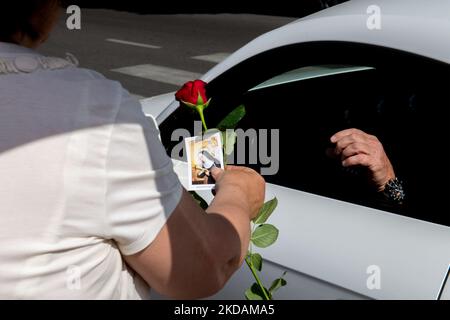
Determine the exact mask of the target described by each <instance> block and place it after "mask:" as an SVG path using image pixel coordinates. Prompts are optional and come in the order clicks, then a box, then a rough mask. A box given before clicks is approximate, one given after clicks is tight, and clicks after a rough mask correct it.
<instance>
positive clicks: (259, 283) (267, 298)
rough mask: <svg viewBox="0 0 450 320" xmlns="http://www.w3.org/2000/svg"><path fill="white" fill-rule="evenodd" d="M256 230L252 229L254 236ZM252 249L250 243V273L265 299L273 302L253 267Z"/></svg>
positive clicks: (247, 260) (248, 258)
mask: <svg viewBox="0 0 450 320" xmlns="http://www.w3.org/2000/svg"><path fill="white" fill-rule="evenodd" d="M255 228H256V225H254V226H253V228H252V234H253V232H255ZM252 247H253V246H252V244H251V243H250V249H249V250H248V251H249V254H248V255H247V257H246V258H245V263H246V264H247V266H248V267H249V269H250V271H251V272H252V275H253V278H255V280H256V283H257V284H258V286H259V288H260V289H261V291H262V293H263V294H264V298H265V299H266V300H272V299H270V297H269V295H268V294H267V291H266V289H265V288H264V285H263V284H262V282H261V279H259V276H258V273H257V272H256V270H255V266H254V265H253V261H252V254H253V250H252V249H253V248H252Z"/></svg>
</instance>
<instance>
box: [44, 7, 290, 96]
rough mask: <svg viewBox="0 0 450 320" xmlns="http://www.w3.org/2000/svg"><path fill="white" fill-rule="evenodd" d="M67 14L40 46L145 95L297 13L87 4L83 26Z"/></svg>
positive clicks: (166, 88)
mask: <svg viewBox="0 0 450 320" xmlns="http://www.w3.org/2000/svg"><path fill="white" fill-rule="evenodd" d="M66 18H67V16H63V17H62V19H61V21H60V23H59V24H58V26H57V28H56V30H55V31H54V32H53V34H52V37H51V38H50V39H49V40H48V41H47V43H46V44H44V45H43V46H42V47H41V48H40V49H39V51H40V52H42V53H44V54H46V55H53V56H64V55H65V53H66V52H70V53H72V54H74V55H75V56H76V57H77V58H78V60H79V61H80V66H81V67H85V68H90V69H94V70H96V71H98V72H100V73H102V74H104V75H105V76H106V77H108V78H110V79H114V80H118V81H120V82H121V83H122V85H123V86H124V87H125V88H126V89H128V90H129V91H130V92H131V93H132V94H135V95H137V96H140V97H151V96H154V95H158V94H162V93H167V92H170V91H175V90H177V88H179V86H180V85H181V84H182V83H184V82H185V81H186V80H191V79H192V78H195V77H198V76H200V75H201V74H203V73H205V72H206V71H208V70H209V69H210V68H211V67H213V66H214V65H215V64H216V63H217V62H218V61H220V60H222V59H223V58H224V57H226V56H227V55H228V54H230V53H232V52H233V51H235V50H236V49H238V48H240V47H241V46H242V45H244V44H246V43H247V42H249V41H250V40H252V39H254V38H255V37H257V36H258V35H260V34H262V33H265V32H267V31H270V30H272V29H274V28H277V27H279V26H282V25H284V24H286V23H288V22H290V21H293V20H294V18H287V17H274V16H263V15H251V14H214V15H211V14H194V15H188V14H180V15H175V14H174V15H140V14H135V13H129V12H121V11H114V10H104V9H82V15H81V30H68V28H67V27H66Z"/></svg>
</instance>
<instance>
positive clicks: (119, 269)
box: [0, 43, 182, 299]
mask: <svg viewBox="0 0 450 320" xmlns="http://www.w3.org/2000/svg"><path fill="white" fill-rule="evenodd" d="M17 56H34V57H37V56H38V54H37V53H36V52H34V51H32V50H29V49H26V48H22V47H20V46H16V45H12V44H6V43H0V58H11V57H12V58H14V57H17ZM181 194H182V186H181V184H180V182H179V179H178V178H177V176H176V175H175V173H174V171H173V165H172V162H171V160H170V158H169V157H168V156H167V155H166V152H165V150H164V148H163V146H162V144H161V142H160V140H159V131H158V129H157V126H156V124H155V122H154V121H152V120H150V119H148V118H146V117H145V116H144V114H143V112H142V110H141V106H140V104H139V102H138V101H136V100H135V99H133V98H131V97H130V95H129V94H128V93H127V92H126V91H125V90H124V89H123V88H122V87H121V85H120V84H119V83H118V82H114V81H110V80H107V79H105V78H104V77H102V76H101V75H99V74H97V73H95V72H93V71H89V70H85V69H81V68H75V67H69V68H65V69H60V70H43V69H39V70H37V71H34V72H32V73H29V74H26V73H18V74H14V73H13V74H0V299H145V298H148V296H149V292H150V290H149V288H148V287H147V286H146V285H145V283H144V282H143V280H142V279H141V278H140V277H139V276H138V275H136V274H135V273H134V272H133V271H132V270H130V269H129V268H128V267H127V266H126V264H125V263H124V261H123V259H122V254H123V255H132V254H134V253H137V252H139V251H141V250H143V249H145V248H146V247H147V246H148V245H149V244H151V242H152V241H153V240H154V239H155V237H156V236H157V234H158V233H159V231H160V230H161V228H162V227H163V226H164V224H165V223H166V221H167V219H168V217H169V215H170V214H171V213H172V212H173V210H174V209H175V207H176V206H177V205H178V203H179V201H180V199H181Z"/></svg>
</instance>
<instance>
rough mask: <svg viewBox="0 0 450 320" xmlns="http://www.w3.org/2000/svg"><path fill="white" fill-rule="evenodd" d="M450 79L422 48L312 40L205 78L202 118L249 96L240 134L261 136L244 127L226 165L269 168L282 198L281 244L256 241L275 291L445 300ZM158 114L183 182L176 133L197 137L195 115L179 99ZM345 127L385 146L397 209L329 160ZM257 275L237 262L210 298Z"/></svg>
mask: <svg viewBox="0 0 450 320" xmlns="http://www.w3.org/2000/svg"><path fill="white" fill-rule="evenodd" d="M449 80H450V78H449V67H448V65H446V64H443V63H440V62H438V61H433V60H430V59H427V58H424V57H420V56H416V55H413V54H409V53H405V52H401V51H396V50H393V49H389V48H383V47H374V46H368V45H363V44H354V43H337V42H320V43H318V42H314V43H303V44H297V45H291V46H287V47H282V48H278V49H275V50H271V51H270V52H265V53H263V54H260V55H258V56H256V57H253V58H250V59H248V60H247V61H244V62H243V63H241V64H240V65H237V66H236V67H234V68H232V69H230V70H229V71H227V72H225V73H224V74H222V75H220V76H218V77H217V78H216V79H214V80H213V81H211V82H210V84H209V86H208V93H209V95H210V96H211V97H212V98H213V103H212V105H211V106H210V107H209V109H208V111H207V115H206V116H207V117H208V122H209V123H214V122H218V121H219V120H220V119H221V118H222V117H223V116H224V115H226V114H227V113H228V112H229V111H230V110H231V109H232V108H234V107H235V106H237V105H239V104H241V103H243V104H245V105H246V109H247V115H246V117H245V118H244V120H243V121H242V122H241V124H240V129H242V131H243V132H244V133H248V132H250V131H251V130H254V131H256V133H257V134H256V136H253V135H252V134H253V133H254V132H253V133H252V134H250V135H249V136H245V135H244V139H243V141H244V142H243V143H245V148H244V150H246V151H247V153H248V154H246V155H244V156H239V155H237V154H236V152H235V154H234V155H233V156H234V158H232V159H230V162H231V163H236V162H238V163H237V164H242V165H247V166H251V167H253V168H255V169H256V170H261V171H263V172H266V173H267V172H268V173H269V174H267V175H265V178H266V180H267V182H268V188H267V199H271V198H273V197H275V196H276V197H277V198H278V200H279V206H278V208H277V210H276V212H275V213H274V215H273V216H272V217H271V223H273V224H275V225H276V226H277V227H278V228H279V230H280V236H279V240H278V242H277V243H276V244H275V245H274V246H272V247H270V248H267V249H264V250H260V253H261V254H262V255H263V257H264V267H263V279H264V280H266V279H267V281H268V280H269V279H270V280H272V279H271V278H276V277H278V276H280V275H281V274H282V273H283V272H284V271H288V274H287V276H286V279H287V281H288V286H287V287H286V288H283V289H281V290H280V291H279V292H278V293H277V296H276V298H278V299H303V298H306V299H359V298H376V299H417V298H418V299H437V298H438V297H439V296H440V293H442V290H443V285H444V279H445V277H446V275H447V272H448V268H449V265H450V232H449V231H450V228H449V225H450V223H449V212H450V210H449V209H450V208H449V202H448V194H450V193H449V190H450V188H449V178H450V171H449V167H448V163H450V161H449V160H450V159H449V158H448V153H447V152H445V151H443V150H446V149H448V147H449V146H450V143H449V137H450V135H449V132H448V124H449V123H448V122H449V119H450V117H449V110H450V109H449V107H450V99H449V94H448V90H446V87H448V85H449V84H450V81H449ZM160 119H164V120H165V121H163V123H161V135H162V139H163V143H164V144H165V146H166V148H167V151H168V152H169V153H171V154H172V156H174V157H175V158H178V160H179V161H177V162H176V163H177V165H176V170H177V172H179V175H180V177H181V180H184V177H183V175H184V172H185V171H187V170H186V168H185V165H184V164H183V161H182V160H183V158H182V155H179V156H177V155H174V154H173V152H172V151H173V148H174V147H175V146H176V145H179V143H180V141H177V139H173V132H174V130H175V129H180V128H184V129H186V130H189V131H190V132H191V133H192V134H194V132H193V130H192V128H193V124H192V123H193V121H194V120H195V115H194V114H192V113H190V111H189V110H188V109H184V108H179V109H177V110H175V111H174V112H171V113H170V114H162V116H161V117H160ZM347 128H358V129H361V130H363V131H366V132H367V133H370V134H373V135H376V136H377V137H378V138H379V139H380V141H381V142H382V143H383V146H384V147H385V150H386V152H387V154H388V155H389V157H390V159H391V161H392V162H393V164H394V168H395V170H396V172H397V175H398V176H399V177H400V178H401V179H402V180H403V181H404V182H405V188H406V192H407V199H406V201H405V203H404V204H403V205H400V206H399V205H395V204H391V203H388V202H386V201H384V199H383V198H382V197H380V195H379V194H377V193H376V192H375V191H373V190H372V189H371V188H370V184H368V183H367V181H366V180H365V173H364V169H363V168H353V169H344V168H342V167H341V166H340V165H339V162H338V161H335V159H331V158H329V157H328V156H327V153H326V150H327V148H328V147H330V145H329V138H330V137H331V136H332V135H333V134H334V133H336V132H337V131H339V130H343V129H347ZM255 150H256V151H255ZM261 150H262V151H261ZM236 151H238V150H236ZM255 152H256V154H257V156H256V161H255V159H254V158H255V157H254V156H253V155H254V154H255ZM438 185H439V187H438ZM203 196H205V197H206V198H207V199H209V200H210V199H211V195H210V194H208V193H204V194H203ZM251 283H252V279H251V274H250V273H249V272H248V271H247V270H246V268H245V267H243V268H242V269H241V270H240V271H238V272H237V273H236V275H235V276H234V277H233V278H232V280H231V281H230V283H229V284H228V285H227V286H226V287H225V288H224V290H223V291H222V292H220V293H219V294H218V295H217V296H216V298H221V299H239V298H243V292H244V291H245V289H246V288H247V287H249V286H250V285H251ZM441 296H442V295H441Z"/></svg>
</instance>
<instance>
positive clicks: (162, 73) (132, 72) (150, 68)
mask: <svg viewBox="0 0 450 320" xmlns="http://www.w3.org/2000/svg"><path fill="white" fill-rule="evenodd" d="M111 71H113V72H119V73H123V74H126V75H129V76H134V77H139V78H144V79H149V80H153V81H157V82H162V83H168V84H172V85H175V86H181V85H183V84H184V83H186V82H188V81H192V80H195V79H199V78H200V77H201V74H200V73H195V72H190V71H185V70H179V69H173V68H168V67H163V66H156V65H153V64H141V65H137V66H131V67H124V68H118V69H113V70H111Z"/></svg>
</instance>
